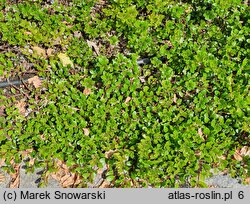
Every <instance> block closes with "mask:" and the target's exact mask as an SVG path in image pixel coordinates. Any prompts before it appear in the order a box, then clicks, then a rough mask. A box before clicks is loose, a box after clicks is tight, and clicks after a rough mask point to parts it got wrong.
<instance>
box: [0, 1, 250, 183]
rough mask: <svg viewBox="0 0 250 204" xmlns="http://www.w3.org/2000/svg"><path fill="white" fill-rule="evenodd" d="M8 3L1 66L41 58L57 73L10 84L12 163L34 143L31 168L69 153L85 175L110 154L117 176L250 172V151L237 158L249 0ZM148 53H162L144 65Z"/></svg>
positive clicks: (243, 125)
mask: <svg viewBox="0 0 250 204" xmlns="http://www.w3.org/2000/svg"><path fill="white" fill-rule="evenodd" d="M0 10H1V12H0V74H1V76H2V77H4V78H7V77H11V76H13V74H17V73H19V74H20V73H24V72H26V71H27V69H28V68H27V64H29V65H30V67H29V69H32V70H33V71H35V72H36V73H37V74H39V75H40V76H42V77H44V78H46V80H45V81H44V82H43V85H42V87H39V88H33V87H24V88H17V89H15V88H13V87H12V88H10V89H9V90H8V91H7V92H6V91H4V90H1V96H0V97H1V98H0V102H1V112H0V113H1V115H0V157H1V158H5V162H6V164H7V169H8V170H11V168H12V165H11V164H12V163H13V160H14V162H15V163H20V162H21V161H22V159H23V152H24V151H26V150H27V149H32V151H31V152H30V156H31V157H33V158H36V160H35V163H34V165H33V166H32V167H31V170H32V169H33V168H35V167H40V166H43V167H45V168H46V171H47V172H53V171H54V170H55V167H54V159H59V160H61V161H65V162H66V164H67V166H68V167H71V169H72V171H73V172H78V173H79V174H80V175H81V176H82V178H83V183H82V184H81V187H83V186H86V185H87V182H89V181H91V180H92V179H93V178H94V176H95V174H96V171H95V170H94V169H96V166H97V167H99V168H102V167H103V166H108V171H107V172H106V173H105V179H107V180H108V181H109V182H111V184H112V186H114V187H131V186H133V187H135V186H137V187H139V186H143V187H147V186H153V187H182V186H187V185H188V186H192V187H194V186H202V187H205V184H204V183H203V182H204V179H205V178H206V177H208V176H209V175H210V174H211V173H210V170H211V169H217V170H222V171H224V170H226V169H227V170H228V172H229V173H230V174H231V175H232V176H241V177H242V178H243V179H246V178H248V177H249V176H250V157H249V156H250V155H248V154H245V155H243V156H242V157H241V159H235V151H236V150H237V149H241V148H243V147H245V148H246V147H249V145H250V136H249V132H250V126H249V124H250V121H249V120H250V106H249V105H250V95H249V88H250V86H249V81H250V80H249V73H250V60H249V56H250V7H249V6H248V5H247V3H245V2H244V1H241V0H224V1H220V0H205V1H200V0H186V1H171V0H147V1H146V0H136V1H132V0H111V1H94V0H92V1H91V0H90V1H80V0H78V1H77V0H75V1H66V3H65V2H63V1H54V3H51V4H49V3H44V1H41V0H40V1H39V0H37V1H28V0H27V1H20V2H19V3H13V2H11V1H7V0H2V1H1V3H0ZM90 45H92V46H90ZM34 46H38V47H40V48H41V49H42V50H47V55H46V57H42V55H41V53H40V55H39V53H38V54H37V53H35V52H30V49H31V48H32V47H34ZM1 47H3V48H4V50H2V48H1ZM48 49H53V51H54V53H53V54H51V55H50V54H48ZM58 53H64V54H65V55H66V56H68V58H69V59H70V60H71V62H72V64H71V63H68V65H67V64H66V65H65V64H64V63H63V61H62V60H60V59H59V58H60V57H58ZM143 57H150V58H151V63H150V64H148V65H145V66H138V65H137V64H136V60H137V59H138V58H143ZM162 57H163V58H164V59H165V60H164V61H162V60H160V59H161V58H162ZM24 62H25V63H26V66H25V65H24ZM18 91H19V92H20V93H21V96H20V94H19V95H18V94H17V92H18ZM19 92H18V93H19ZM20 100H24V101H25V104H26V106H25V109H29V110H31V111H30V113H29V114H28V115H23V114H21V113H20V110H19V109H18V107H17V106H16V105H15V104H16V103H17V102H18V101H20ZM107 155H108V156H107Z"/></svg>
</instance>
